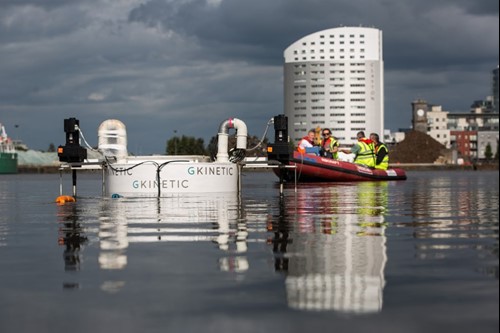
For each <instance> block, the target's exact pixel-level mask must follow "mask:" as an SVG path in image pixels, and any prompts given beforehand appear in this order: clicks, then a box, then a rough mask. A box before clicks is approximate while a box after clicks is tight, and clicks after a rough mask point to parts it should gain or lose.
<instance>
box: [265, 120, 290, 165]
mask: <svg viewBox="0 0 500 333" xmlns="http://www.w3.org/2000/svg"><path fill="white" fill-rule="evenodd" d="M291 154H292V149H291V147H290V144H289V142H288V117H287V116H285V115H282V114H280V115H278V116H276V117H274V143H271V144H269V145H268V146H267V159H268V161H278V162H281V163H283V164H288V162H289V160H290V155H291Z"/></svg>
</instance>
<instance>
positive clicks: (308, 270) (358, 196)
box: [268, 182, 388, 314]
mask: <svg viewBox="0 0 500 333" xmlns="http://www.w3.org/2000/svg"><path fill="white" fill-rule="evenodd" d="M387 186H388V183H386V182H363V183H356V184H345V185H341V184H334V185H332V184H314V185H312V186H302V187H300V188H299V190H298V193H297V200H295V201H292V200H289V199H287V200H283V201H282V202H281V203H280V215H279V217H278V218H277V219H274V221H273V222H272V223H271V224H270V225H269V226H268V229H270V230H272V231H274V235H275V236H274V239H273V240H272V242H273V251H274V253H275V269H276V270H277V271H282V272H284V273H285V274H286V291H287V301H288V305H289V306H290V307H291V308H295V309H300V310H316V311H318V310H323V311H324V310H334V311H338V312H343V313H355V314H362V313H373V312H379V311H381V309H382V303H383V289H384V285H385V277H384V269H385V265H386V262H387V255H386V237H385V235H384V230H385V224H384V214H385V211H386V207H387V194H388V188H387Z"/></svg>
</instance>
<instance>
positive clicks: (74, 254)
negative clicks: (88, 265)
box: [57, 204, 87, 271]
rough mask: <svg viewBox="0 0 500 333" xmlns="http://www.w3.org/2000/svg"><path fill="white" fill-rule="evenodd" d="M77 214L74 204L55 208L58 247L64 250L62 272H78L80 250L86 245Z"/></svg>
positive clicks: (85, 238)
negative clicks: (57, 224)
mask: <svg viewBox="0 0 500 333" xmlns="http://www.w3.org/2000/svg"><path fill="white" fill-rule="evenodd" d="M78 219H79V212H78V210H77V206H76V205H74V204H68V205H61V206H58V207H57V220H58V223H59V239H58V243H59V245H62V246H65V249H64V254H63V257H64V270H66V271H79V270H80V248H81V246H82V245H83V244H85V243H87V237H86V236H85V234H84V232H83V228H82V225H81V223H79V222H78Z"/></svg>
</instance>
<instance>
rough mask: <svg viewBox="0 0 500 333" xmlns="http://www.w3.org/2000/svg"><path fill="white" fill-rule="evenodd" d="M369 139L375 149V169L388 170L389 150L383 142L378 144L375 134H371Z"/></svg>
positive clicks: (378, 139)
mask: <svg viewBox="0 0 500 333" xmlns="http://www.w3.org/2000/svg"><path fill="white" fill-rule="evenodd" d="M370 139H371V140H372V141H373V144H374V148H375V156H376V159H375V169H381V170H387V168H389V149H387V146H386V145H385V144H384V143H383V142H380V138H379V136H378V134H377V133H371V134H370Z"/></svg>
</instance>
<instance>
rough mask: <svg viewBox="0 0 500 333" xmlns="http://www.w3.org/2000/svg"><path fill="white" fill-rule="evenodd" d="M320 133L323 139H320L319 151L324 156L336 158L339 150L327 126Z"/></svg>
mask: <svg viewBox="0 0 500 333" xmlns="http://www.w3.org/2000/svg"><path fill="white" fill-rule="evenodd" d="M321 135H322V136H323V139H321V152H322V155H323V156H324V157H329V158H333V159H334V160H336V159H338V155H337V153H338V151H339V143H338V141H337V140H336V139H335V137H333V136H332V132H331V131H330V130H329V129H328V128H324V129H323V131H322V133H321Z"/></svg>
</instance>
